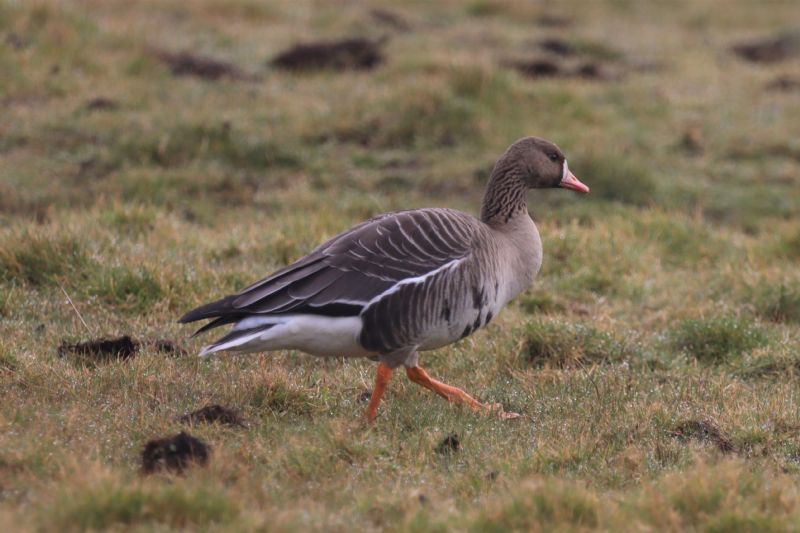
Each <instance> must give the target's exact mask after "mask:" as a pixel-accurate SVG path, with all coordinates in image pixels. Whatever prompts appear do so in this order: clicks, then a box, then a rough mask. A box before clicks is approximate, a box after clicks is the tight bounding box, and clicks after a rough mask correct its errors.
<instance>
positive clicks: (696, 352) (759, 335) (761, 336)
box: [670, 316, 768, 364]
mask: <svg viewBox="0 0 800 533" xmlns="http://www.w3.org/2000/svg"><path fill="white" fill-rule="evenodd" d="M670 336H671V339H672V341H671V342H672V346H673V348H674V349H675V350H676V351H679V352H683V353H685V354H687V355H690V356H692V357H694V358H695V359H697V360H698V361H700V362H701V363H704V364H720V363H724V362H726V361H727V360H728V359H730V358H732V357H737V356H739V355H742V354H745V353H747V352H749V351H751V350H753V349H754V348H758V347H760V346H764V345H765V344H767V341H768V337H767V334H766V332H765V331H764V330H763V329H761V328H760V327H758V326H757V325H755V324H753V323H752V322H750V321H748V320H744V319H741V318H737V317H733V316H715V317H711V318H701V319H689V320H684V321H683V322H681V323H679V324H678V325H677V326H675V328H673V330H672V331H671V333H670Z"/></svg>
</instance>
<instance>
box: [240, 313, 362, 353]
mask: <svg viewBox="0 0 800 533" xmlns="http://www.w3.org/2000/svg"><path fill="white" fill-rule="evenodd" d="M266 324H275V325H274V326H272V327H271V328H269V329H267V330H265V331H263V332H258V333H254V334H253V336H252V337H250V338H248V339H247V340H246V341H245V342H243V343H241V344H239V345H237V346H236V347H231V348H230V349H232V350H235V351H237V352H264V351H270V350H300V351H301V352H306V353H308V354H311V355H317V356H323V357H366V356H369V355H373V354H372V353H370V352H367V351H366V350H364V348H363V347H362V346H361V345H360V344H359V343H358V335H359V333H361V327H362V322H361V318H359V317H344V318H342V317H339V318H337V317H324V316H315V315H288V316H281V317H249V318H245V319H244V320H241V321H240V322H238V323H237V324H236V326H235V327H234V329H242V330H244V329H250V328H253V327H257V326H258V325H266Z"/></svg>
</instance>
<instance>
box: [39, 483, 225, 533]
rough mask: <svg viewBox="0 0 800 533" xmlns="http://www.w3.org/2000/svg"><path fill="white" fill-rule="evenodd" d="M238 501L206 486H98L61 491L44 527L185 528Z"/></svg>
mask: <svg viewBox="0 0 800 533" xmlns="http://www.w3.org/2000/svg"><path fill="white" fill-rule="evenodd" d="M237 514H238V510H237V508H236V506H235V505H234V504H233V503H232V502H230V501H228V500H227V499H226V498H224V497H223V496H221V495H220V494H218V493H215V492H212V491H210V490H208V489H207V488H198V489H188V490H187V489H184V488H182V487H179V486H164V487H154V488H150V487H141V486H139V487H136V486H133V487H130V486H125V487H119V486H113V485H112V486H101V487H98V488H96V489H91V490H86V491H83V492H78V493H77V494H76V493H74V492H70V493H69V494H68V495H67V494H65V495H63V496H62V497H61V498H60V500H59V501H58V502H57V503H56V505H55V507H54V508H53V510H52V512H51V513H49V514H48V517H47V524H46V525H47V526H48V527H46V529H51V528H52V529H58V530H60V531H86V530H93V531H101V530H108V529H115V528H120V527H125V526H131V525H136V526H139V527H142V526H150V528H158V526H162V527H163V526H167V527H170V528H177V529H187V528H191V529H193V528H197V527H207V526H211V525H215V524H224V523H226V522H229V521H230V520H232V519H233V518H235V517H236V515H237Z"/></svg>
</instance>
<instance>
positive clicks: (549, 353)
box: [522, 319, 639, 368]
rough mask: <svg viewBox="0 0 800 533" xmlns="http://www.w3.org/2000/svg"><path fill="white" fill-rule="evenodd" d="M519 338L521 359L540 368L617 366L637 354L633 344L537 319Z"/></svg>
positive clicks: (585, 328)
mask: <svg viewBox="0 0 800 533" xmlns="http://www.w3.org/2000/svg"><path fill="white" fill-rule="evenodd" d="M522 336H523V341H522V342H523V348H522V355H523V357H525V359H526V360H527V361H528V362H530V363H531V364H533V365H534V366H535V367H539V368H541V367H551V368H572V367H577V366H585V365H593V364H602V363H618V362H621V361H624V360H626V359H630V358H631V357H634V356H636V355H638V354H639V350H638V346H636V345H635V344H633V343H631V342H629V341H627V340H625V339H622V338H619V337H617V336H616V335H614V334H612V333H609V332H605V331H599V330H597V329H595V328H593V327H591V326H586V325H584V324H573V323H570V322H564V321H554V320H542V319H540V320H535V321H533V322H531V323H529V324H528V325H527V326H526V327H525V329H524V330H523V332H522Z"/></svg>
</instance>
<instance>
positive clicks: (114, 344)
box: [58, 335, 139, 362]
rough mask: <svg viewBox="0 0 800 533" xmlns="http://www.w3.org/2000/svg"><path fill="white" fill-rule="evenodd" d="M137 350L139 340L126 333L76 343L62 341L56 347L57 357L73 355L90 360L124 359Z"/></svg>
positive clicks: (134, 353) (131, 355)
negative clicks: (114, 337) (109, 337)
mask: <svg viewBox="0 0 800 533" xmlns="http://www.w3.org/2000/svg"><path fill="white" fill-rule="evenodd" d="M138 351H139V342H137V341H135V340H133V339H132V338H130V337H129V336H128V335H123V336H122V337H118V338H116V339H108V338H102V339H93V340H90V341H86V342H79V343H77V344H67V343H66V342H62V343H61V345H60V346H59V347H58V356H59V357H68V356H74V357H76V358H77V359H79V360H87V361H92V362H107V361H116V360H119V361H125V360H126V359H130V358H131V357H133V356H134V355H136V353H137V352H138Z"/></svg>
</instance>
